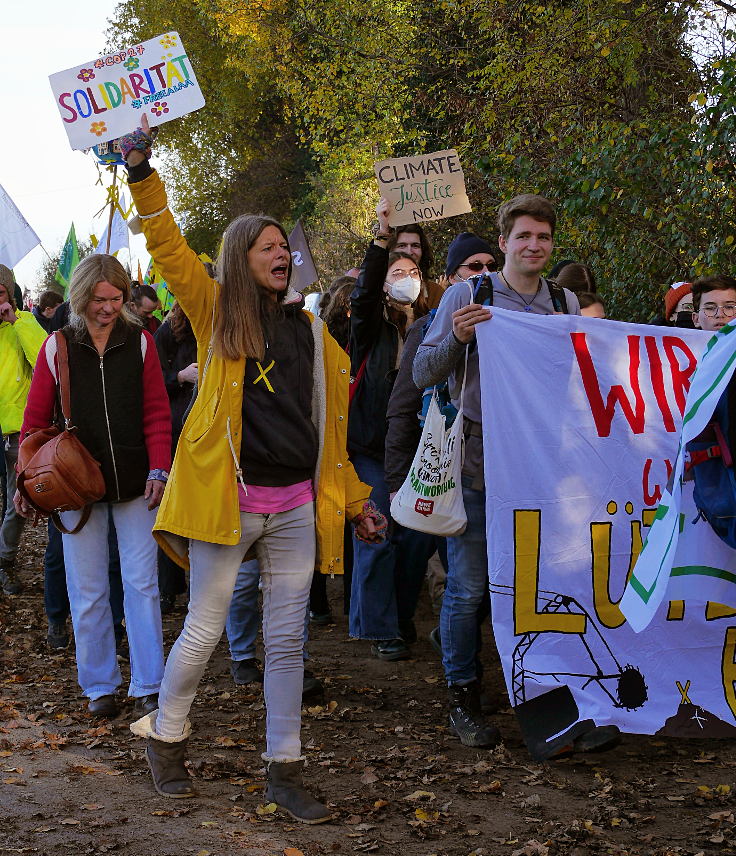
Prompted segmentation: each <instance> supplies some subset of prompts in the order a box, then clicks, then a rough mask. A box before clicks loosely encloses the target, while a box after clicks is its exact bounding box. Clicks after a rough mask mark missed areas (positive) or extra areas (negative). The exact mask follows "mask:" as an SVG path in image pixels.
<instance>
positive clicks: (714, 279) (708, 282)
mask: <svg viewBox="0 0 736 856" xmlns="http://www.w3.org/2000/svg"><path fill="white" fill-rule="evenodd" d="M725 289H729V290H732V291H736V279H734V278H733V277H732V276H728V275H727V274H725V273H719V274H715V275H714V276H704V277H701V278H700V279H696V280H695V282H694V283H693V307H694V309H695V311H696V312H698V311H700V298H701V297H702V296H703V295H704V294H707V293H708V292H709V291H720V290H725Z"/></svg>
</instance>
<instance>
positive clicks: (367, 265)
mask: <svg viewBox="0 0 736 856" xmlns="http://www.w3.org/2000/svg"><path fill="white" fill-rule="evenodd" d="M388 255H389V254H388V251H387V250H386V249H384V248H383V247H379V246H378V245H377V244H374V243H371V244H370V245H369V246H368V250H367V252H366V254H365V260H364V261H363V267H362V269H361V271H360V276H359V277H358V282H357V283H356V285H355V289H354V291H353V293H352V294H351V295H350V372H351V375H352V376H353V377H354V378H355V377H357V375H358V372H359V370H360V366H361V364H362V362H363V359H364V357H365V356H366V355H367V356H368V359H367V362H366V366H365V373H364V374H363V377H362V380H361V382H360V385H359V387H358V389H357V390H356V391H355V396H354V398H353V402H352V404H351V406H350V419H349V421H348V451H349V452H350V454H355V453H358V454H362V455H368V456H369V457H371V458H376V459H378V460H380V461H383V456H384V441H385V438H386V409H387V407H388V400H389V398H390V397H391V390H392V388H393V384H394V378H395V377H396V370H397V357H398V354H399V347H400V343H401V337H400V335H399V331H398V329H397V327H396V325H395V324H392V323H391V322H390V321H389V320H388V319H387V318H386V315H385V311H384V307H385V301H384V298H383V285H384V283H385V281H386V273H387V272H388Z"/></svg>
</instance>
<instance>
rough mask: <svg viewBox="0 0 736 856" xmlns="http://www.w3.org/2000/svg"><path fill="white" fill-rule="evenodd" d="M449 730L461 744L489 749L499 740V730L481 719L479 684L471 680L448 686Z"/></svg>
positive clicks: (473, 747)
mask: <svg viewBox="0 0 736 856" xmlns="http://www.w3.org/2000/svg"><path fill="white" fill-rule="evenodd" d="M448 696H449V706H450V731H452V732H453V734H455V735H456V736H457V737H459V738H460V742H461V743H462V744H463V746H470V747H471V748H472V749H491V748H493V747H494V746H497V745H498V744H499V743H500V742H501V732H500V731H499V730H498V729H497V728H496V727H495V725H488V724H487V723H486V722H485V720H484V719H483V712H482V711H481V707H480V684H479V683H478V681H473V682H472V683H469V684H467V685H465V686H460V685H459V684H452V685H451V686H449V687H448Z"/></svg>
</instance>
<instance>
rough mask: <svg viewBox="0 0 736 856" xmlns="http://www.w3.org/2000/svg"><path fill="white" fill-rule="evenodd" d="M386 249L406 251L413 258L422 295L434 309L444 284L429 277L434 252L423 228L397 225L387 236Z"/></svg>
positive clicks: (394, 251)
mask: <svg viewBox="0 0 736 856" xmlns="http://www.w3.org/2000/svg"><path fill="white" fill-rule="evenodd" d="M386 249H387V250H388V251H389V253H408V254H409V255H410V256H411V257H412V258H413V259H414V261H415V262H416V263H417V267H418V268H419V270H420V271H421V272H422V295H423V297H424V299H425V300H426V301H427V306H428V307H429V308H430V309H436V308H437V307H438V306H439V305H440V300H442V295H443V294H444V293H445V284H444V283H442V282H435V281H434V280H433V279H432V278H431V274H430V269H431V267H432V262H433V261H434V254H433V253H432V245H431V244H430V243H429V239H428V238H427V235H426V234H425V232H424V229H422V227H421V226H420V225H419V224H418V223H409V224H407V225H406V226H399V228H398V229H397V230H396V231H395V232H393V233H392V234H391V236H390V237H389V239H388V242H387V244H386Z"/></svg>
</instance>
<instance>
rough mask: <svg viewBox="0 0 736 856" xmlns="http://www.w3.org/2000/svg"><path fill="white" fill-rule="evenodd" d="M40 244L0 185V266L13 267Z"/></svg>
mask: <svg viewBox="0 0 736 856" xmlns="http://www.w3.org/2000/svg"><path fill="white" fill-rule="evenodd" d="M40 243H41V239H40V238H39V237H38V235H37V234H36V233H35V232H34V231H33V229H31V227H30V226H29V225H28V222H27V221H26V218H25V217H24V216H23V215H22V214H21V213H20V211H19V210H18V208H17V207H16V205H15V203H14V202H13V200H12V199H11V198H10V197H9V196H8V194H7V192H6V191H5V190H4V188H3V187H2V185H0V264H3V265H5V266H6V267H9V268H13V267H15V266H16V265H17V264H18V262H19V261H20V260H21V259H23V258H25V257H26V256H27V255H28V253H30V251H31V250H32V249H33V248H34V247H37V246H38V245H39V244H40Z"/></svg>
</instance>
